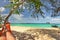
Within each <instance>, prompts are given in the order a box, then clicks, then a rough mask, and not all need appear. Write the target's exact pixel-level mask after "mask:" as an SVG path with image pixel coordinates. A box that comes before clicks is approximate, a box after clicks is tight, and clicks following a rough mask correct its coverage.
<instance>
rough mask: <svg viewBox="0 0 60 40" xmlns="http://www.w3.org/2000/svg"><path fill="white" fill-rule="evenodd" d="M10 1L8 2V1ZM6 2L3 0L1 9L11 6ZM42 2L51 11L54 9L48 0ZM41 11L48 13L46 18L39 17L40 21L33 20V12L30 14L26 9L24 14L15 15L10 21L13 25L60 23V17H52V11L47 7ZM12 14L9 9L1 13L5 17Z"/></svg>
mask: <svg viewBox="0 0 60 40" xmlns="http://www.w3.org/2000/svg"><path fill="white" fill-rule="evenodd" d="M7 1H8V0H7ZM7 1H6V2H5V1H3V0H0V9H1V7H3V6H4V5H7V4H9V2H7ZM42 2H43V3H44V4H45V5H46V6H47V7H49V9H51V8H53V7H52V6H51V4H50V3H49V2H47V1H46V0H42ZM41 10H42V11H43V12H44V13H46V14H45V18H42V17H41V16H40V17H39V19H36V18H32V17H31V16H30V15H31V13H32V12H31V11H30V12H28V10H27V9H24V12H22V13H21V14H20V15H16V14H13V15H12V16H11V17H10V18H9V21H10V22H11V23H46V22H50V23H60V16H57V17H50V15H51V13H52V10H48V11H46V10H47V9H46V8H45V7H41ZM9 12H10V10H9V9H4V11H3V12H0V13H1V14H2V15H3V16H4V15H7V14H8V13H9Z"/></svg>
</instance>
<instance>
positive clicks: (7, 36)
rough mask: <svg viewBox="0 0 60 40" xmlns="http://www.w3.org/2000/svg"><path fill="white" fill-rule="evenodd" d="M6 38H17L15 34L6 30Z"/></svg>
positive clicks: (13, 39)
mask: <svg viewBox="0 0 60 40" xmlns="http://www.w3.org/2000/svg"><path fill="white" fill-rule="evenodd" d="M6 38H7V40H15V38H14V36H13V35H12V34H11V33H10V32H9V31H8V32H6Z"/></svg>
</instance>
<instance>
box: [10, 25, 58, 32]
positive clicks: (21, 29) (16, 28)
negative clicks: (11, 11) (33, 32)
mask: <svg viewBox="0 0 60 40" xmlns="http://www.w3.org/2000/svg"><path fill="white" fill-rule="evenodd" d="M30 29H48V30H59V28H33V27H22V26H11V30H14V31H18V32H24V31H26V30H30Z"/></svg>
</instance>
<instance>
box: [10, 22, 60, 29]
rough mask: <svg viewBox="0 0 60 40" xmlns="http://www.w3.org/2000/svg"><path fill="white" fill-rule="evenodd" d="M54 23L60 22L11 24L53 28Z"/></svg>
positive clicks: (14, 24) (13, 24)
mask: <svg viewBox="0 0 60 40" xmlns="http://www.w3.org/2000/svg"><path fill="white" fill-rule="evenodd" d="M53 25H57V26H58V27H59V26H60V24H47V23H12V24H11V26H22V27H36V28H52V26H53Z"/></svg>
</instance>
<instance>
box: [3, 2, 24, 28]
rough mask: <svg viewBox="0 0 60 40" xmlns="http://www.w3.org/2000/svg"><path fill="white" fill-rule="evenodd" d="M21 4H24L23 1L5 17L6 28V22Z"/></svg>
mask: <svg viewBox="0 0 60 40" xmlns="http://www.w3.org/2000/svg"><path fill="white" fill-rule="evenodd" d="M21 4H23V2H21V3H17V4H16V5H15V6H14V7H13V8H12V9H11V11H10V13H9V14H8V16H7V17H6V18H5V20H4V28H5V29H6V27H5V24H6V22H7V21H8V19H9V17H10V16H11V15H12V14H13V12H14V10H16V9H17V8H19V6H20V5H21Z"/></svg>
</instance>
